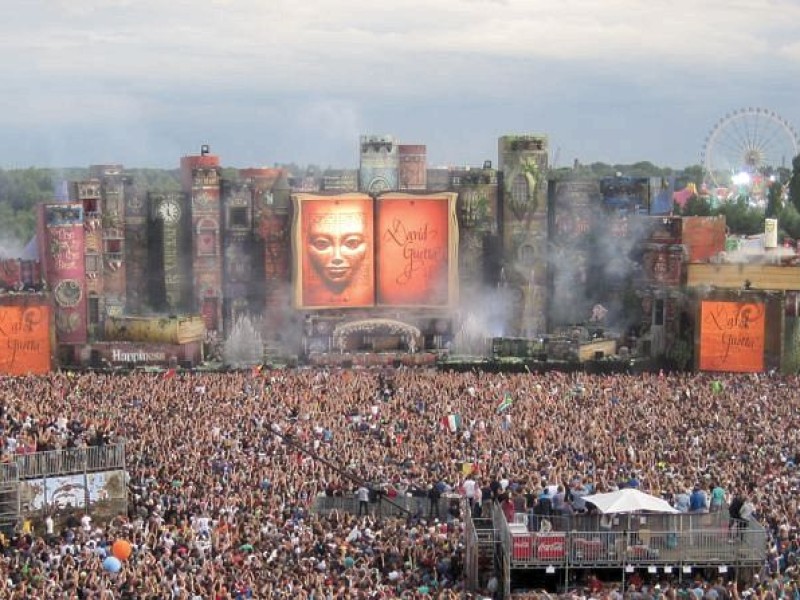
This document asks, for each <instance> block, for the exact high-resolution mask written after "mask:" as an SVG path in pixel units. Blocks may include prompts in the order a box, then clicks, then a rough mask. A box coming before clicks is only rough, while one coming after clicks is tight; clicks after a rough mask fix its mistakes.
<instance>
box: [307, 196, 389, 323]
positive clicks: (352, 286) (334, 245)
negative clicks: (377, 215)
mask: <svg viewBox="0 0 800 600" xmlns="http://www.w3.org/2000/svg"><path fill="white" fill-rule="evenodd" d="M295 201H296V203H297V204H296V209H298V210H296V211H295V218H296V221H295V225H296V227H295V231H294V233H295V250H296V252H295V255H296V259H297V263H296V264H297V267H298V268H297V270H296V272H298V273H299V280H298V281H297V287H296V293H297V295H298V306H300V307H302V308H337V307H364V306H372V305H373V304H374V302H375V268H374V252H375V250H374V248H375V244H374V233H373V207H372V198H370V197H369V196H365V195H352V196H331V197H324V196H299V197H297V198H296V200H295Z"/></svg>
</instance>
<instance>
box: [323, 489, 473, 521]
mask: <svg viewBox="0 0 800 600" xmlns="http://www.w3.org/2000/svg"><path fill="white" fill-rule="evenodd" d="M388 500H391V502H389V501H388ZM454 504H455V505H456V506H458V507H459V512H461V509H460V507H461V499H460V497H458V496H453V497H451V496H447V495H445V496H442V497H441V498H439V501H438V502H437V503H436V505H435V506H432V505H431V501H430V499H429V498H426V497H423V496H407V495H398V496H395V497H392V498H388V497H387V501H384V500H383V498H382V497H378V498H376V499H375V500H374V501H372V502H370V503H369V511H370V514H372V515H374V516H379V517H389V516H394V517H407V516H417V517H419V518H422V519H425V518H428V517H431V518H437V519H440V520H442V521H444V520H446V519H447V517H448V515H449V514H450V510H451V508H453V506H454ZM358 505H359V503H358V499H357V498H356V497H355V496H353V495H351V494H348V495H346V496H317V497H316V498H314V499H313V502H312V503H311V506H310V508H311V510H312V512H315V513H318V514H329V513H331V512H333V511H338V512H342V513H349V514H358V509H359V506H358Z"/></svg>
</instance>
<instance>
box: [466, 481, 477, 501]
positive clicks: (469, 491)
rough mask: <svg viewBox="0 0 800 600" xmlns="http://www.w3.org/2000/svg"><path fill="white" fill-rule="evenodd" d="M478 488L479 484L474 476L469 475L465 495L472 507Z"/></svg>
mask: <svg viewBox="0 0 800 600" xmlns="http://www.w3.org/2000/svg"><path fill="white" fill-rule="evenodd" d="M477 488H478V484H477V483H476V482H475V480H474V479H473V478H472V477H467V478H466V479H465V480H464V496H465V497H466V498H467V501H468V502H469V505H470V507H472V506H473V504H475V491H476V489H477Z"/></svg>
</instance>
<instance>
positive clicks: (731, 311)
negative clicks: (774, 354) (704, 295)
mask: <svg viewBox="0 0 800 600" xmlns="http://www.w3.org/2000/svg"><path fill="white" fill-rule="evenodd" d="M765 324H766V319H765V305H764V304H763V303H751V302H714V301H704V302H702V304H701V307H700V370H701V371H730V372H738V373H757V372H760V371H763V370H764V333H765V330H766V327H765Z"/></svg>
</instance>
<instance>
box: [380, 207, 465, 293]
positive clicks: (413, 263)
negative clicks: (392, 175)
mask: <svg viewBox="0 0 800 600" xmlns="http://www.w3.org/2000/svg"><path fill="white" fill-rule="evenodd" d="M455 200H456V195H455V194H441V195H436V196H413V195H406V194H387V195H384V196H381V197H380V198H379V199H378V209H377V216H376V219H377V227H376V230H377V237H378V250H377V257H378V258H377V262H378V277H377V282H378V284H377V285H378V298H377V304H379V305H383V306H448V305H450V304H451V303H453V301H454V295H455V292H456V290H455V288H456V284H455V282H456V280H457V276H458V274H457V273H454V272H453V268H456V269H457V266H456V265H457V258H456V257H455V249H456V248H458V241H457V239H455V238H456V237H457V235H456V233H457V226H456V225H455V223H456V216H455Z"/></svg>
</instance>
